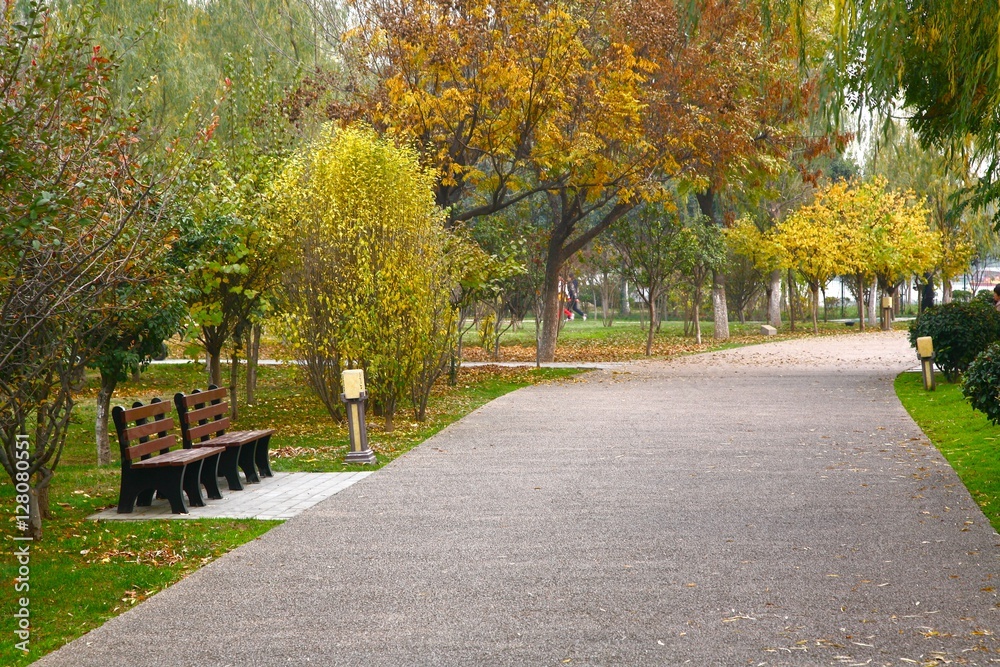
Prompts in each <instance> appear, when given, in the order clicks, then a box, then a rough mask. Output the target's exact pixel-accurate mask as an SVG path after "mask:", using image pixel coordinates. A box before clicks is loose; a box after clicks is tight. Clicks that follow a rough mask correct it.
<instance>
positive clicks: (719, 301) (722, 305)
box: [712, 269, 729, 340]
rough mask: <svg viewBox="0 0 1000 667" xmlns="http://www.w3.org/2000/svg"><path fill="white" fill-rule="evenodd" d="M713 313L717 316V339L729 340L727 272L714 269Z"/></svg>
mask: <svg viewBox="0 0 1000 667" xmlns="http://www.w3.org/2000/svg"><path fill="white" fill-rule="evenodd" d="M712 315H713V317H714V318H715V331H714V332H713V334H712V338H714V339H715V340H729V306H728V305H727V304H726V274H725V273H724V272H723V271H722V270H721V269H720V270H716V271H712Z"/></svg>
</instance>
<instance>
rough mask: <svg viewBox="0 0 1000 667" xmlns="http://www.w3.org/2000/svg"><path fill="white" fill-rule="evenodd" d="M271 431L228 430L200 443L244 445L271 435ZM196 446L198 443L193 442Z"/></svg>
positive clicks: (228, 445) (229, 445) (227, 445)
mask: <svg viewBox="0 0 1000 667" xmlns="http://www.w3.org/2000/svg"><path fill="white" fill-rule="evenodd" d="M271 433H273V431H272V432H268V431H229V432H228V433H223V434H222V435H218V436H216V437H214V438H212V439H211V440H206V441H205V442H203V443H200V444H202V445H224V446H226V447H237V446H239V445H245V444H247V443H248V442H256V441H257V440H260V439H261V438H263V437H264V436H265V435H271ZM194 444H195V446H196V447H197V446H198V445H199V443H197V442H196V443H194Z"/></svg>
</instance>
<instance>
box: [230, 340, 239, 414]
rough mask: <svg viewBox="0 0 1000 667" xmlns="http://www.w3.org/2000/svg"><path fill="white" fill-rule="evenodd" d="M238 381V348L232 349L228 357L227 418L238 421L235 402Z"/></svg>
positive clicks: (237, 406)
mask: <svg viewBox="0 0 1000 667" xmlns="http://www.w3.org/2000/svg"><path fill="white" fill-rule="evenodd" d="M239 381H240V348H239V347H233V353H232V354H231V355H230V356H229V418H230V419H231V420H233V421H236V420H237V419H239V404H238V403H237V402H236V385H237V383H239Z"/></svg>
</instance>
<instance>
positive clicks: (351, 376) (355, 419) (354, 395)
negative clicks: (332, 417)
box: [340, 370, 375, 463]
mask: <svg viewBox="0 0 1000 667" xmlns="http://www.w3.org/2000/svg"><path fill="white" fill-rule="evenodd" d="M340 377H341V380H342V382H343V386H344V393H343V394H341V395H340V400H342V401H343V402H344V403H346V404H347V431H348V433H349V434H350V437H351V451H350V452H348V453H347V456H346V457H344V460H345V461H346V462H347V463H375V452H373V451H372V450H371V447H369V446H368V426H367V425H366V424H365V402H366V401H367V400H368V394H367V393H366V392H365V372H364V371H362V370H350V371H344V372H343V373H341V376H340Z"/></svg>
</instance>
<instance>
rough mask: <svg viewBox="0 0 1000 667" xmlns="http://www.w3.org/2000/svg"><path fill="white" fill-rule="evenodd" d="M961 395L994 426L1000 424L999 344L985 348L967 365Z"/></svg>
mask: <svg viewBox="0 0 1000 667" xmlns="http://www.w3.org/2000/svg"><path fill="white" fill-rule="evenodd" d="M962 394H963V395H964V396H965V397H966V398H967V399H969V403H971V404H972V407H973V408H975V409H976V410H979V411H980V412H982V413H983V414H985V415H986V417H987V418H988V419H989V420H990V421H991V422H993V423H994V424H1000V343H994V344H993V345H990V346H989V347H988V348H986V351H985V352H983V353H982V354H980V355H979V356H978V357H976V359H975V360H974V361H973V362H972V363H971V364H969V368H968V370H966V371H965V378H964V379H963V381H962Z"/></svg>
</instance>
